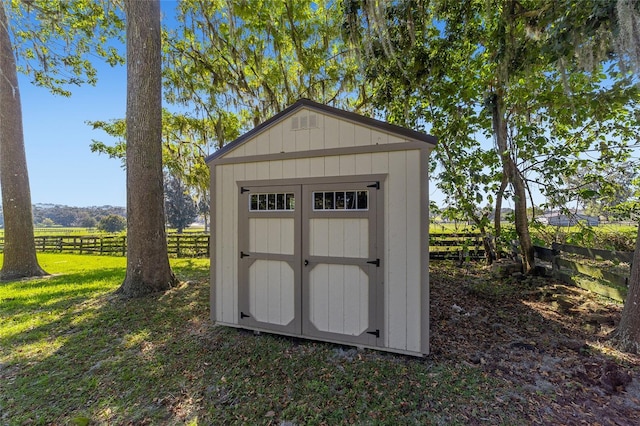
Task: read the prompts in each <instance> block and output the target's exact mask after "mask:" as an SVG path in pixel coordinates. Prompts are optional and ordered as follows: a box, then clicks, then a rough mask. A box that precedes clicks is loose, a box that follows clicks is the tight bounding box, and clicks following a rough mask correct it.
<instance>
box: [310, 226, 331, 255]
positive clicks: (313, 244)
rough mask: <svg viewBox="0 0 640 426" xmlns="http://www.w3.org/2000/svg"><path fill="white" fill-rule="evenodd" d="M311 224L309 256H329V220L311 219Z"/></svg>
mask: <svg viewBox="0 0 640 426" xmlns="http://www.w3.org/2000/svg"><path fill="white" fill-rule="evenodd" d="M309 222H310V224H309V234H310V235H309V254H310V255H311V256H329V219H311V220H310V221H309Z"/></svg>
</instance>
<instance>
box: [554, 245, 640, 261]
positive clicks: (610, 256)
mask: <svg viewBox="0 0 640 426" xmlns="http://www.w3.org/2000/svg"><path fill="white" fill-rule="evenodd" d="M552 248H553V249H554V250H557V251H564V252H566V253H572V254H578V255H580V256H584V257H589V258H591V259H594V260H611V261H614V262H616V261H618V262H625V263H631V262H632V260H633V252H632V251H609V250H600V249H593V248H586V247H579V246H572V245H569V244H558V243H553V245H552Z"/></svg>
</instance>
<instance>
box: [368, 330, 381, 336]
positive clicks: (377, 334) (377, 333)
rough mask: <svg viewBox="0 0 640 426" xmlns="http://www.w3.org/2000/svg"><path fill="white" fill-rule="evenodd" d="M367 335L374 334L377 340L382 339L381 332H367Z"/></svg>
mask: <svg viewBox="0 0 640 426" xmlns="http://www.w3.org/2000/svg"><path fill="white" fill-rule="evenodd" d="M367 334H373V335H374V336H376V338H379V337H380V330H376V331H367Z"/></svg>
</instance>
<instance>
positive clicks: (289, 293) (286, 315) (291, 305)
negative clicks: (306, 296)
mask: <svg viewBox="0 0 640 426" xmlns="http://www.w3.org/2000/svg"><path fill="white" fill-rule="evenodd" d="M280 276H281V280H280V297H281V299H282V302H281V305H280V309H281V311H280V315H281V324H282V325H286V324H288V323H289V322H291V321H292V320H293V319H294V318H295V297H296V294H295V290H294V288H295V282H294V281H295V279H294V272H293V269H292V268H291V266H290V265H289V264H288V263H286V262H280Z"/></svg>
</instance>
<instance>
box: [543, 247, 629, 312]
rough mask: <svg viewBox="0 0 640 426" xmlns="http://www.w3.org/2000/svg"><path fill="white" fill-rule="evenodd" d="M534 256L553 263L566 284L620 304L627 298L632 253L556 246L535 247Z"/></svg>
mask: <svg viewBox="0 0 640 426" xmlns="http://www.w3.org/2000/svg"><path fill="white" fill-rule="evenodd" d="M535 254H536V257H537V258H538V259H539V260H540V261H542V262H548V263H550V264H551V268H552V274H553V276H554V277H556V278H557V279H559V280H561V281H563V282H565V283H567V284H571V285H576V286H578V287H580V288H584V289H586V290H589V291H592V292H594V293H597V294H600V295H601V296H606V297H608V298H610V299H614V300H617V301H619V302H624V299H625V297H626V296H627V287H628V282H629V271H630V264H631V260H632V259H633V252H628V251H607V250H599V249H590V248H586V247H579V246H572V245H568V244H558V243H553V244H552V246H551V248H547V247H538V246H535ZM625 264H626V266H625Z"/></svg>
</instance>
